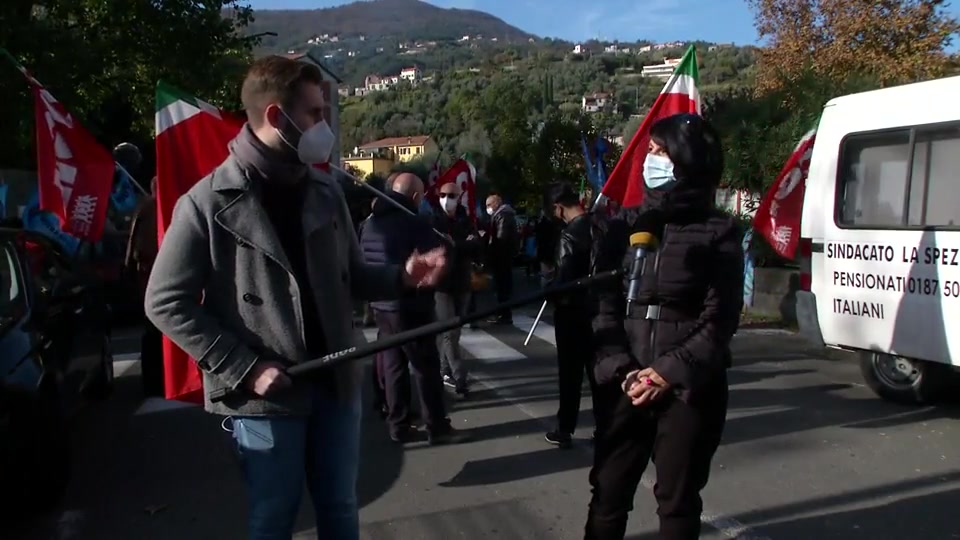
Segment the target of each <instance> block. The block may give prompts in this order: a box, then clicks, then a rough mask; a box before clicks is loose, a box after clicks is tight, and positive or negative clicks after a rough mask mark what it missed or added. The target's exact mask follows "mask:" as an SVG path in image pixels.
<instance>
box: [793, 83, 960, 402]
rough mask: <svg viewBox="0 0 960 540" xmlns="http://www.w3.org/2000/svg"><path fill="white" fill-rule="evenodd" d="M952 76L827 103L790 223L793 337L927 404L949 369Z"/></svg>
mask: <svg viewBox="0 0 960 540" xmlns="http://www.w3.org/2000/svg"><path fill="white" fill-rule="evenodd" d="M957 96H960V77H950V78H945V79H939V80H934V81H928V82H922V83H917V84H909V85H905V86H898V87H894V88H886V89H882V90H876V91H872V92H865V93H861V94H853V95H849V96H843V97H839V98H836V99H833V100H831V101H830V102H829V103H827V105H826V107H824V110H823V116H822V117H821V119H820V125H819V127H818V129H817V139H816V143H815V144H814V148H813V155H812V157H811V161H810V172H809V177H808V179H807V183H806V191H805V194H804V201H803V217H802V222H801V227H800V229H801V231H800V235H801V240H800V247H799V250H798V251H799V255H800V257H799V258H800V264H801V266H800V268H801V272H800V290H799V291H798V293H797V318H798V321H799V324H800V331H801V334H802V335H804V336H805V337H807V338H808V339H810V340H812V341H813V342H814V343H816V344H819V345H825V346H828V347H834V348H841V349H847V350H853V351H856V352H858V353H859V356H860V367H861V371H862V372H863V376H864V378H865V380H866V383H867V384H868V385H869V386H870V387H871V388H872V389H873V390H874V391H875V392H876V393H877V394H878V395H880V396H882V397H884V398H887V399H890V400H894V401H899V402H910V403H923V402H928V401H930V400H932V399H934V398H935V397H937V395H938V394H939V393H940V392H941V391H943V390H944V389H946V388H948V387H949V386H950V385H951V384H952V383H953V381H954V375H955V368H956V367H957V366H960V354H953V353H954V352H955V351H956V352H958V353H960V100H958V99H957Z"/></svg>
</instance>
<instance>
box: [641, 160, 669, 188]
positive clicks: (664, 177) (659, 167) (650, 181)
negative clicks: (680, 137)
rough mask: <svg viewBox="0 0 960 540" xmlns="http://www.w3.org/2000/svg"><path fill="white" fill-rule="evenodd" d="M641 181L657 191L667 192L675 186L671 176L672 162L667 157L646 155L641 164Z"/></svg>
mask: <svg viewBox="0 0 960 540" xmlns="http://www.w3.org/2000/svg"><path fill="white" fill-rule="evenodd" d="M643 181H644V182H645V183H646V184H647V187H648V188H650V189H653V190H657V191H668V190H670V189H673V187H674V186H675V185H677V178H676V177H675V176H674V175H673V162H672V161H670V158H668V157H667V156H658V155H655V154H647V158H646V159H645V160H644V162H643Z"/></svg>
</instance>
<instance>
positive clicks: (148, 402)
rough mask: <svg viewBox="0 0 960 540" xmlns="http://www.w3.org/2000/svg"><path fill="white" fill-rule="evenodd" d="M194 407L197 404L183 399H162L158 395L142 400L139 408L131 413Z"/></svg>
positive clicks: (137, 414) (149, 412)
mask: <svg viewBox="0 0 960 540" xmlns="http://www.w3.org/2000/svg"><path fill="white" fill-rule="evenodd" d="M196 407H199V405H197V404H195V403H186V402H183V401H174V400H172V399H163V398H159V397H149V398H147V399H145V400H143V403H141V404H140V408H138V409H137V412H135V413H133V414H134V416H142V415H144V414H153V413H158V412H166V411H175V410H179V409H192V408H196Z"/></svg>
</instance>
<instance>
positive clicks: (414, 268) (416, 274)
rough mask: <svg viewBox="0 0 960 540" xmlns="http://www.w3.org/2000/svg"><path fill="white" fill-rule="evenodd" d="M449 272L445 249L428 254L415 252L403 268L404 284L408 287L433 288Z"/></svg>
mask: <svg viewBox="0 0 960 540" xmlns="http://www.w3.org/2000/svg"><path fill="white" fill-rule="evenodd" d="M446 270H447V257H446V255H445V250H444V249H443V248H435V249H431V250H430V251H428V252H426V253H420V252H418V251H414V252H413V255H411V256H410V258H409V259H407V263H406V264H405V265H404V267H403V283H404V285H406V286H408V287H433V286H435V285H436V284H437V282H438V281H440V278H441V277H442V276H443V273H444V272H445V271H446Z"/></svg>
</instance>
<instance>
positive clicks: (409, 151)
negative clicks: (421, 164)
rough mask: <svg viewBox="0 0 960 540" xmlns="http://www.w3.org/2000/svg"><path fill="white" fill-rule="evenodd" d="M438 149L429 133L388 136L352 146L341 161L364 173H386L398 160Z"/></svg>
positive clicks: (412, 157)
mask: <svg viewBox="0 0 960 540" xmlns="http://www.w3.org/2000/svg"><path fill="white" fill-rule="evenodd" d="M439 151H440V148H439V147H438V146H437V143H436V142H435V141H434V140H433V138H431V137H430V136H429V135H414V136H410V137H389V138H386V139H380V140H378V141H372V142H368V143H366V144H364V145H361V146H358V147H356V148H354V149H353V152H351V153H350V155H347V156H344V157H343V163H344V164H345V165H349V166H351V167H353V168H354V169H357V170H358V171H360V172H361V173H363V174H364V175H368V174H372V173H376V174H386V173H388V172H389V171H390V168H391V167H393V165H395V164H396V163H398V162H404V161H410V160H412V159H416V158H418V157H420V156H422V155H424V154H430V153H435V152H439Z"/></svg>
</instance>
